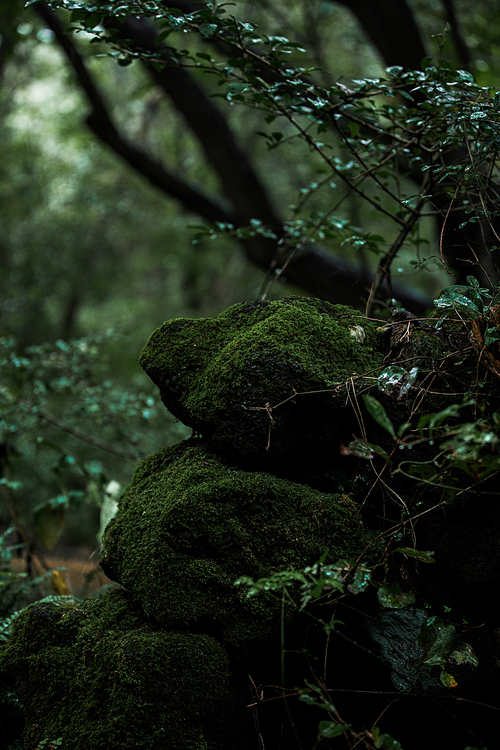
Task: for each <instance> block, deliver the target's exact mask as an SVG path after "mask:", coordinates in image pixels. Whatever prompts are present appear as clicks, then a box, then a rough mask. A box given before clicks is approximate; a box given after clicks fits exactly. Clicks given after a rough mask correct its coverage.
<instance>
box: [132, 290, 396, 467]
mask: <svg viewBox="0 0 500 750" xmlns="http://www.w3.org/2000/svg"><path fill="white" fill-rule="evenodd" d="M380 344H381V334H380V332H379V331H378V330H377V324H376V323H373V322H371V321H368V320H367V319H366V318H364V317H363V316H361V315H360V313H359V312H357V311H356V310H354V309H353V308H350V307H346V306H343V305H332V304H330V303H328V302H324V301H321V300H317V299H308V298H294V297H291V298H287V299H283V300H275V301H272V302H252V303H239V304H236V305H233V306H232V307H230V308H229V309H228V310H226V311H224V312H223V313H221V314H220V315H218V316H217V317H215V318H210V319H199V320H187V319H178V320H170V321H168V322H166V323H164V324H163V325H162V326H161V327H160V328H159V329H157V330H156V331H155V332H154V333H153V334H152V336H151V337H150V339H149V341H148V343H147V344H146V346H145V347H144V349H143V351H142V353H141V358H140V363H141V365H142V367H143V368H144V370H145V371H146V372H147V374H148V375H149V376H150V377H151V379H152V380H153V382H154V383H155V384H156V385H157V386H158V388H159V389H160V394H161V398H162V400H163V402H164V404H165V405H166V406H167V408H168V409H169V410H170V411H171V412H172V414H174V415H175V416H176V417H178V418H179V419H180V420H181V421H182V422H184V423H185V424H186V425H188V426H190V427H192V428H193V429H194V430H195V432H196V433H198V434H201V435H202V436H203V437H204V438H205V439H206V440H208V441H209V442H210V443H211V444H212V445H214V446H215V447H216V448H217V450H222V451H224V452H226V453H227V454H230V455H237V456H243V457H246V458H247V459H254V460H255V461H257V462H259V461H260V462H261V466H262V468H266V470H267V471H276V472H277V473H278V472H279V471H282V472H285V473H286V471H287V469H289V468H292V469H295V470H301V469H302V470H304V471H306V472H308V473H310V474H311V473H315V472H316V473H317V472H321V471H328V469H329V468H330V467H331V466H332V465H333V464H334V463H335V461H336V460H338V459H337V457H338V452H339V445H340V443H341V442H342V441H343V440H345V439H350V436H351V434H352V432H353V430H355V429H356V428H357V423H356V422H355V417H354V412H353V410H352V409H351V408H350V406H349V402H348V399H347V398H346V394H347V388H348V386H349V385H350V384H352V383H354V382H356V383H357V384H358V385H359V384H360V383H359V380H360V376H363V375H364V374H371V375H372V376H373V374H374V373H375V374H378V372H379V369H380V368H381V367H382V365H383V355H382V353H381V352H380V351H379V345H380ZM295 394H297V395H295ZM292 396H294V397H293V398H291V397H292ZM255 465H256V464H255V463H254V466H255Z"/></svg>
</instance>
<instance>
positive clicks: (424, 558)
mask: <svg viewBox="0 0 500 750" xmlns="http://www.w3.org/2000/svg"><path fill="white" fill-rule="evenodd" d="M394 552H401V553H402V554H403V555H406V557H414V558H415V559H416V560H420V562H424V563H433V562H436V561H435V560H434V558H433V557H432V555H433V554H434V552H422V551H421V550H418V549H413V548H412V547H397V549H395V550H394Z"/></svg>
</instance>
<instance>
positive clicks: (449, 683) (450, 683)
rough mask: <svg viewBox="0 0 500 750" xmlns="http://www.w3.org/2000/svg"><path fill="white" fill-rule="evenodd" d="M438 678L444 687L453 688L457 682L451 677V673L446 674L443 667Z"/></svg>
mask: <svg viewBox="0 0 500 750" xmlns="http://www.w3.org/2000/svg"><path fill="white" fill-rule="evenodd" d="M439 679H440V680H441V683H442V684H443V685H444V686H445V688H454V687H456V686H457V685H458V682H457V681H456V679H455V678H454V677H453V675H452V674H448V672H445V671H444V669H443V671H442V672H441V674H440V675H439Z"/></svg>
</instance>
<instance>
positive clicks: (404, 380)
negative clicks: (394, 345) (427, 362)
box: [377, 365, 418, 400]
mask: <svg viewBox="0 0 500 750" xmlns="http://www.w3.org/2000/svg"><path fill="white" fill-rule="evenodd" d="M417 375H418V367H412V369H411V370H410V372H408V371H407V370H405V369H404V367H399V365H390V366H389V367H386V368H385V370H384V371H383V372H381V374H380V375H379V377H378V381H377V385H378V389H379V391H381V392H382V393H385V394H386V395H387V396H396V398H397V399H398V400H399V399H401V398H403V396H406V394H407V393H408V391H409V390H410V388H411V386H412V385H413V383H414V382H415V380H416V378H417Z"/></svg>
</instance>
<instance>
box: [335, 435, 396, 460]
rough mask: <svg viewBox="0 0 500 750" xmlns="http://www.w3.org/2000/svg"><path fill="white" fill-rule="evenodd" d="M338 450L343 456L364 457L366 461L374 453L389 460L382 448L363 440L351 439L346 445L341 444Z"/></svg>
mask: <svg viewBox="0 0 500 750" xmlns="http://www.w3.org/2000/svg"><path fill="white" fill-rule="evenodd" d="M340 452H341V453H342V455H343V456H357V457H358V458H366V460H367V461H370V460H371V459H372V458H374V457H375V455H378V456H382V458H384V459H385V460H386V461H388V460H389V456H388V455H387V453H386V451H385V450H384V449H383V448H381V447H380V446H379V445H374V444H373V443H367V442H366V441H365V440H352V441H351V442H350V443H349V445H348V446H347V447H346V446H345V445H342V446H341V449H340Z"/></svg>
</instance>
